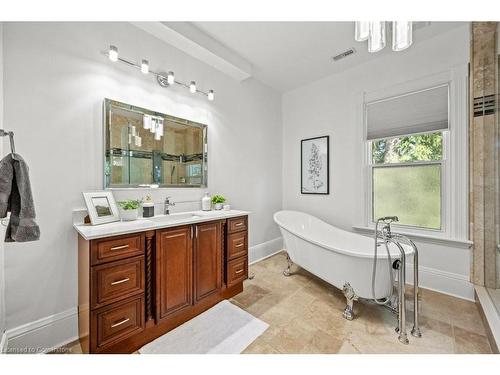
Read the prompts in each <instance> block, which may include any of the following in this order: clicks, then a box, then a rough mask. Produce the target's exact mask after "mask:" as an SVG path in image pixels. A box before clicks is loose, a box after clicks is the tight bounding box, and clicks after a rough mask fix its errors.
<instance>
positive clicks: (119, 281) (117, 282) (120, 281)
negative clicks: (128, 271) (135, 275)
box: [111, 277, 130, 285]
mask: <svg viewBox="0 0 500 375" xmlns="http://www.w3.org/2000/svg"><path fill="white" fill-rule="evenodd" d="M127 281H130V278H128V277H126V278H125V279H121V280H118V281H113V282H112V283H111V285H118V284H123V283H126V282H127Z"/></svg>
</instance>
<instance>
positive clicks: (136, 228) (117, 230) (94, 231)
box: [73, 210, 250, 240]
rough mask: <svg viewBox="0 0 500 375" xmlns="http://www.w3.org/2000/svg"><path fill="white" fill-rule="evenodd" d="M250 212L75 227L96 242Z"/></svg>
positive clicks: (186, 214) (199, 213) (200, 213)
mask: <svg viewBox="0 0 500 375" xmlns="http://www.w3.org/2000/svg"><path fill="white" fill-rule="evenodd" d="M249 214H250V212H249V211H239V210H230V211H224V210H220V211H190V212H179V213H175V214H170V215H157V216H154V217H148V218H142V217H141V218H139V219H137V220H134V221H116V222H114V223H107V224H100V225H90V224H73V227H74V228H75V229H76V231H77V232H78V233H80V234H81V235H82V237H83V238H85V239H86V240H94V239H96V238H103V237H109V236H118V235H120V234H128V233H136V232H143V231H146V230H155V229H161V228H169V227H176V226H179V225H186V224H194V223H202V222H204V221H211V220H218V219H227V218H231V217H238V216H245V215H249Z"/></svg>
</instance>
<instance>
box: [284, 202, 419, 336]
mask: <svg viewBox="0 0 500 375" xmlns="http://www.w3.org/2000/svg"><path fill="white" fill-rule="evenodd" d="M274 221H275V222H276V223H277V224H278V226H279V227H280V230H281V233H282V235H283V239H284V242H285V248H286V251H287V259H288V267H287V268H286V270H285V271H284V272H283V274H284V275H285V276H289V275H291V271H290V268H291V266H292V264H293V263H295V264H297V265H299V266H301V267H302V268H304V269H306V270H307V271H309V272H311V273H312V274H314V275H316V276H318V277H319V278H321V279H323V280H325V281H326V282H328V283H330V284H332V285H333V286H335V287H337V288H339V289H341V290H342V291H343V293H344V295H345V297H346V299H347V306H346V308H345V310H344V312H343V316H344V317H345V318H346V319H348V320H352V319H353V318H354V314H353V303H354V301H356V300H358V299H359V298H363V299H370V300H374V301H375V302H377V303H378V304H380V305H385V306H387V307H389V308H390V309H391V310H392V311H393V312H395V313H397V314H398V325H397V328H396V332H398V334H399V340H400V341H401V342H402V343H405V344H407V343H408V337H407V333H406V300H405V281H406V280H405V276H406V275H405V263H406V257H407V256H409V255H413V258H414V296H413V297H414V326H413V329H412V330H411V333H412V335H413V336H415V337H420V336H421V334H420V329H419V326H418V309H419V300H418V251H417V248H416V246H415V244H414V243H413V242H412V241H411V240H410V239H408V238H407V237H404V236H401V235H399V234H396V233H392V232H391V227H390V225H391V223H392V222H394V221H397V217H385V218H381V219H379V220H378V221H377V225H376V229H375V236H374V239H371V238H369V237H366V236H363V235H359V234H355V233H351V232H348V231H345V230H342V229H339V228H336V227H334V226H332V225H329V224H327V223H325V222H324V221H322V220H320V219H318V218H316V217H314V216H312V215H309V214H306V213H303V212H297V211H279V212H276V213H275V214H274ZM379 227H380V228H381V229H380V230H379ZM396 274H397V293H395V292H394V290H395V284H396V283H395V279H396Z"/></svg>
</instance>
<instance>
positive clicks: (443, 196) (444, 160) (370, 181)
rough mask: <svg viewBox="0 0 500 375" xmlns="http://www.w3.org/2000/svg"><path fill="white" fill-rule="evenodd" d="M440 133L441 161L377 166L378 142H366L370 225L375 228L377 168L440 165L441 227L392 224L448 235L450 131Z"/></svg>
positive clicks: (405, 135) (397, 226)
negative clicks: (374, 179) (374, 188)
mask: <svg viewBox="0 0 500 375" xmlns="http://www.w3.org/2000/svg"><path fill="white" fill-rule="evenodd" d="M433 133H438V132H437V131H432V132H424V133H422V132H420V133H411V134H403V135H400V136H397V137H391V138H383V139H394V138H399V137H407V136H411V135H418V134H433ZM439 133H441V134H442V143H441V146H442V157H441V159H440V160H422V161H412V162H403V163H387V164H375V163H373V157H372V156H373V155H372V145H373V142H374V141H376V139H372V140H367V141H365V147H366V148H367V150H366V152H367V155H368V156H369V158H370V161H369V163H368V176H367V177H368V178H367V179H368V184H369V186H368V192H369V194H368V210H369V216H368V224H369V225H370V226H375V222H374V221H373V210H374V205H373V203H374V201H373V193H374V191H373V170H374V169H375V168H394V167H412V166H425V165H440V166H441V173H440V174H441V176H440V177H441V189H440V190H441V191H440V205H441V207H440V214H441V218H440V219H441V223H440V224H441V226H440V228H439V229H437V228H426V227H419V226H416V225H407V224H392V225H393V227H394V228H398V229H402V230H406V231H408V230H409V231H416V232H422V233H434V234H436V233H441V234H443V233H446V229H447V227H446V223H447V220H446V213H447V208H446V194H445V193H446V187H447V186H446V178H445V176H446V171H447V170H448V166H447V161H448V157H447V155H448V150H447V147H448V144H449V142H448V141H447V140H448V133H449V130H442V131H439Z"/></svg>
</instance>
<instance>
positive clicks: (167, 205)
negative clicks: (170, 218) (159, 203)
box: [165, 197, 175, 215]
mask: <svg viewBox="0 0 500 375" xmlns="http://www.w3.org/2000/svg"><path fill="white" fill-rule="evenodd" d="M170 198H172V197H166V198H165V215H170V206H175V203H173V202H170Z"/></svg>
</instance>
